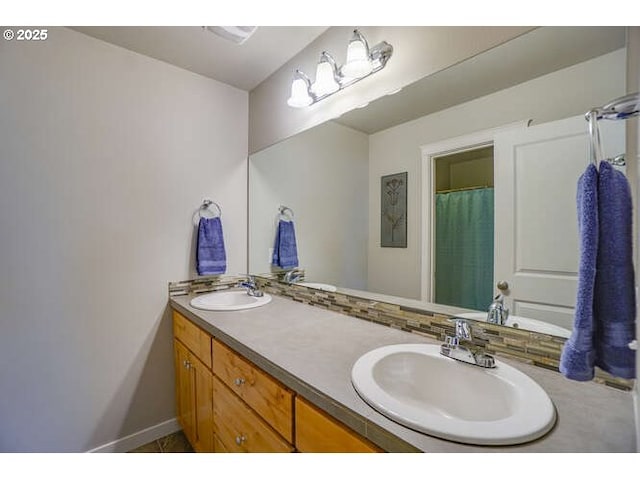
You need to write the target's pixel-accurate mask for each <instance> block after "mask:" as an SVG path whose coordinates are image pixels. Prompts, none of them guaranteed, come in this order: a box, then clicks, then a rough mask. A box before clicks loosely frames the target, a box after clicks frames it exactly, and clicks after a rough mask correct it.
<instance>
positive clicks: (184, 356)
mask: <svg viewBox="0 0 640 480" xmlns="http://www.w3.org/2000/svg"><path fill="white" fill-rule="evenodd" d="M173 328H174V355H175V368H176V406H177V416H178V421H179V423H180V425H181V426H182V428H183V430H184V433H185V435H186V437H187V439H188V440H189V442H190V443H191V445H192V446H193V447H194V449H195V450H196V451H197V452H293V451H299V452H309V453H311V452H345V453H348V452H380V451H381V450H380V449H379V448H378V447H376V446H375V445H374V444H372V443H371V442H369V441H368V440H366V439H365V438H363V437H362V436H360V435H359V434H357V433H356V432H354V431H353V430H351V429H350V428H348V427H347V426H346V425H343V424H342V423H340V422H338V421H336V420H335V419H333V418H332V417H331V416H329V415H328V414H326V413H325V412H323V411H321V410H320V409H318V408H316V407H315V406H313V405H312V404H311V403H309V402H308V401H307V400H305V399H304V398H302V397H300V396H296V394H295V392H293V391H292V390H290V389H289V388H287V387H286V386H285V385H283V384H282V383H280V382H279V381H278V380H276V379H275V378H273V377H271V376H270V375H269V374H267V373H266V372H264V371H263V370H262V369H260V368H258V367H257V366H256V365H254V364H253V363H251V362H250V361H248V360H247V359H246V358H244V357H243V356H241V355H240V354H238V353H237V352H235V351H234V350H232V349H231V348H229V347H228V346H226V345H225V344H223V343H222V342H220V341H219V340H217V339H215V338H213V337H212V336H211V335H209V334H208V333H206V332H205V331H203V330H201V329H200V328H199V327H197V326H196V325H195V324H194V323H192V322H190V321H189V320H187V319H186V318H185V317H184V316H182V315H181V314H180V313H178V312H176V311H174V312H173Z"/></svg>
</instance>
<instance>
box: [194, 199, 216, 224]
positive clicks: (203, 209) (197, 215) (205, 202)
mask: <svg viewBox="0 0 640 480" xmlns="http://www.w3.org/2000/svg"><path fill="white" fill-rule="evenodd" d="M211 205H215V207H216V209H217V210H218V211H217V212H214V211H213V210H211V209H210V208H209V207H211ZM207 211H208V212H210V213H211V214H212V215H211V216H207V215H205V216H203V215H202V212H207ZM216 217H222V209H221V208H220V205H218V204H217V203H216V202H214V201H213V200H209V199H208V198H205V199H204V200H203V201H202V205H200V207H198V210H197V211H196V213H194V214H193V223H194V225H195V226H196V227H197V226H198V224H199V223H200V219H201V218H216Z"/></svg>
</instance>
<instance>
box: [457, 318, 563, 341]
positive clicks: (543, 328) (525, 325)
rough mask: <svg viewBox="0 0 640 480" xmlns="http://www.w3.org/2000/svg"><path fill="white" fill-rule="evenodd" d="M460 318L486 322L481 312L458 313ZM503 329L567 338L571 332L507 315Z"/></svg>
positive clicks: (549, 324) (552, 325) (551, 325)
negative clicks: (515, 329) (509, 328)
mask: <svg viewBox="0 0 640 480" xmlns="http://www.w3.org/2000/svg"><path fill="white" fill-rule="evenodd" d="M457 316H458V317H460V318H466V319H468V320H479V321H482V322H486V321H487V314H486V313H483V312H477V313H460V314H458V315H457ZM504 326H505V327H513V328H521V329H523V330H530V331H532V332H538V333H545V334H547V335H555V336H557V337H564V338H569V336H571V331H570V330H567V329H566V328H563V327H559V326H557V325H554V324H552V323H547V322H543V321H542V320H535V319H533V318H527V317H519V316H517V315H509V318H507V322H506V323H505V325H504Z"/></svg>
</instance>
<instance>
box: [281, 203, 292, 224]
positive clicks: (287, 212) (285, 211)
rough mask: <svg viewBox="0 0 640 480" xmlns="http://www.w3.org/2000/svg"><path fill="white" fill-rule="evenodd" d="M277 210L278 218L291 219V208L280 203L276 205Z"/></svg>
mask: <svg viewBox="0 0 640 480" xmlns="http://www.w3.org/2000/svg"><path fill="white" fill-rule="evenodd" d="M278 212H280V218H284V219H285V220H289V221H292V220H293V210H291V209H290V208H289V207H286V206H284V205H280V207H278Z"/></svg>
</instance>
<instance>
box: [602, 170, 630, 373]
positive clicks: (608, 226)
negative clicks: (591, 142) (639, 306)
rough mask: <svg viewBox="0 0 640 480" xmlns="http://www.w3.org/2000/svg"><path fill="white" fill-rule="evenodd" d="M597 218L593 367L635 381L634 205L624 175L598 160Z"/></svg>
mask: <svg viewBox="0 0 640 480" xmlns="http://www.w3.org/2000/svg"><path fill="white" fill-rule="evenodd" d="M598 207H599V208H598V217H599V220H600V222H599V223H600V227H599V232H600V233H599V239H598V260H597V273H596V286H595V301H594V316H595V319H596V323H595V334H594V338H595V342H594V343H595V351H596V361H595V364H596V366H598V367H600V368H601V369H603V370H605V371H607V372H609V373H610V374H611V375H614V376H616V377H621V378H635V376H636V359H635V352H634V351H633V350H631V349H630V348H629V346H628V345H629V342H631V341H632V340H633V339H634V338H635V335H636V323H635V322H636V298H635V282H634V271H633V249H632V248H633V247H632V238H633V233H632V210H633V207H632V202H631V191H630V187H629V182H628V181H627V177H625V175H624V174H623V173H622V172H619V171H618V170H616V169H615V168H613V166H611V164H609V163H608V162H600V171H599V180H598Z"/></svg>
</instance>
